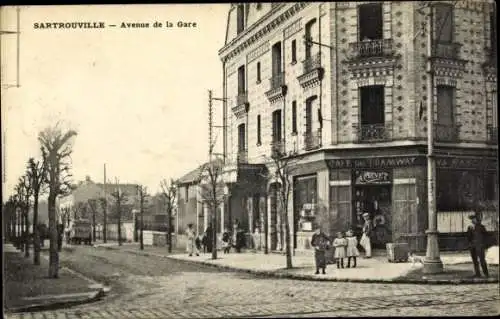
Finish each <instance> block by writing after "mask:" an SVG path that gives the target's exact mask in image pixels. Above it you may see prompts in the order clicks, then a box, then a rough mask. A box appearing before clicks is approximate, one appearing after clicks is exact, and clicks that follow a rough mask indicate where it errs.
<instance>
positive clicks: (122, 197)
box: [111, 188, 127, 246]
mask: <svg viewBox="0 0 500 319" xmlns="http://www.w3.org/2000/svg"><path fill="white" fill-rule="evenodd" d="M111 196H112V197H113V199H114V200H115V203H116V215H117V217H118V245H120V246H121V245H122V234H121V232H122V231H121V230H122V227H121V226H122V225H121V223H122V207H123V204H124V203H125V202H126V200H127V194H126V193H124V192H122V191H121V190H120V188H118V189H117V190H116V191H114V192H112V193H111Z"/></svg>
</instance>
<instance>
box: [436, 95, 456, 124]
mask: <svg viewBox="0 0 500 319" xmlns="http://www.w3.org/2000/svg"><path fill="white" fill-rule="evenodd" d="M454 100H455V88H454V87H451V86H444V85H439V86H438V87H437V122H438V124H439V125H443V126H452V125H453V123H454V120H453V109H454Z"/></svg>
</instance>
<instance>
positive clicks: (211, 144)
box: [208, 90, 217, 259]
mask: <svg viewBox="0 0 500 319" xmlns="http://www.w3.org/2000/svg"><path fill="white" fill-rule="evenodd" d="M212 99H213V98H212V90H208V165H209V166H210V169H211V170H212V172H211V174H213V170H214V167H213V163H212V153H213V147H214V142H213V140H212V130H213V128H212V125H213V123H212V118H213V106H212ZM211 186H212V187H213V186H214V185H211ZM213 194H215V195H214V197H215V198H214V199H213V200H214V202H213V204H212V205H211V206H212V259H217V207H216V205H217V194H216V191H215V190H213Z"/></svg>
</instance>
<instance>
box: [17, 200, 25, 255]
mask: <svg viewBox="0 0 500 319" xmlns="http://www.w3.org/2000/svg"><path fill="white" fill-rule="evenodd" d="M19 217H20V219H21V237H20V241H19V248H20V249H21V251H23V252H24V240H25V236H26V230H25V228H24V221H25V220H24V212H23V211H22V210H21V211H20V212H19Z"/></svg>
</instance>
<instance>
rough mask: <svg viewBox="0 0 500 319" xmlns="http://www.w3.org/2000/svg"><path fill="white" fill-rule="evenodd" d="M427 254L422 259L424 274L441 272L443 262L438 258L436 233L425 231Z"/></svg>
mask: <svg viewBox="0 0 500 319" xmlns="http://www.w3.org/2000/svg"><path fill="white" fill-rule="evenodd" d="M426 234H427V253H426V256H425V259H424V268H423V273H424V274H437V273H440V272H443V262H442V261H441V258H440V256H439V244H438V234H439V233H438V232H437V231H431V230H428V231H426Z"/></svg>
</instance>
